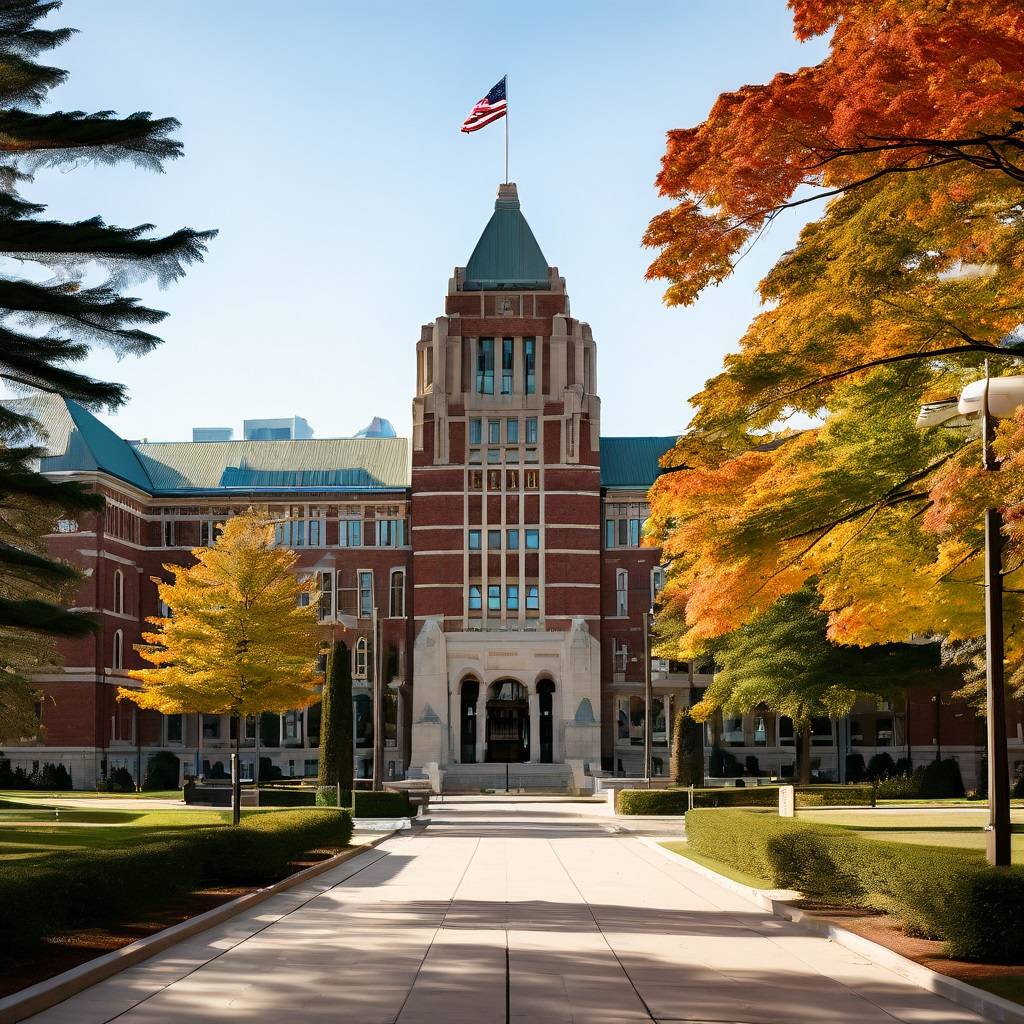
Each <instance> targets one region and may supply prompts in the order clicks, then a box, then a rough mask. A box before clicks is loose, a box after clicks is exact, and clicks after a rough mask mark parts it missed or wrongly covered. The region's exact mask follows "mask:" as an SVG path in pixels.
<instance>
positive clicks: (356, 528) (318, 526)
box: [161, 518, 408, 548]
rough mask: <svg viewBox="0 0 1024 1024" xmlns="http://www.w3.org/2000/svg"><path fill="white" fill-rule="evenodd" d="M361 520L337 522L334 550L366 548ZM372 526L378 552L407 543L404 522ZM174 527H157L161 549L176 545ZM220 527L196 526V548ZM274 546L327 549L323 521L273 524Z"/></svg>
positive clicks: (209, 522)
mask: <svg viewBox="0 0 1024 1024" xmlns="http://www.w3.org/2000/svg"><path fill="white" fill-rule="evenodd" d="M363 522H364V520H362V519H341V520H339V521H338V547H342V548H360V547H370V546H371V545H369V544H364V543H363V541H364V536H365V535H364V532H363ZM366 522H372V523H373V526H374V532H373V545H372V546H375V547H378V548H400V547H404V546H405V545H406V543H407V539H406V538H407V536H408V527H407V525H406V520H405V519H376V520H366ZM177 525H178V524H177V523H176V522H175V521H174V520H172V519H165V520H164V521H163V523H162V524H161V540H162V542H163V546H164V547H165V548H173V547H176V546H177V545H178V542H179V536H178V529H177ZM221 529H222V523H221V522H218V521H217V520H214V519H204V520H200V522H199V546H200V547H212V546H213V545H214V544H216V543H217V538H218V537H219V536H220V533H221ZM274 543H275V544H276V545H277V546H278V547H287V548H322V547H326V546H327V521H326V519H323V518H315V519H284V520H282V521H281V522H278V523H275V524H274Z"/></svg>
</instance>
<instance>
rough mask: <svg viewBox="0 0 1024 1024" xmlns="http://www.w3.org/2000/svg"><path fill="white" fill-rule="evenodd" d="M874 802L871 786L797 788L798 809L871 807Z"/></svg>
mask: <svg viewBox="0 0 1024 1024" xmlns="http://www.w3.org/2000/svg"><path fill="white" fill-rule="evenodd" d="M873 801H874V792H873V789H872V787H871V786H843V785H840V786H797V787H796V805H797V807H851V806H861V807H870V806H871V805H872V804H873Z"/></svg>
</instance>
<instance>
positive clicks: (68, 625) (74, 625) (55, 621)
mask: <svg viewBox="0 0 1024 1024" xmlns="http://www.w3.org/2000/svg"><path fill="white" fill-rule="evenodd" d="M0 626H8V627H12V628H16V629H28V630H31V631H32V632H33V633H48V634H51V635H53V636H65V637H79V636H88V635H89V634H90V633H94V632H95V631H96V629H97V628H98V626H97V623H96V621H95V620H94V619H92V618H90V617H89V616H87V615H85V614H84V613H82V612H69V611H67V610H66V609H64V608H60V607H58V606H57V605H54V604H48V603H47V602H45V601H35V600H32V601H11V600H9V599H7V598H5V597H0Z"/></svg>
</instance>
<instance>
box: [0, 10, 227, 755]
mask: <svg viewBox="0 0 1024 1024" xmlns="http://www.w3.org/2000/svg"><path fill="white" fill-rule="evenodd" d="M60 6H61V4H60V3H59V2H57V0H0V256H3V257H7V258H8V260H7V262H8V263H12V264H14V266H15V267H16V269H17V270H18V271H20V276H17V275H16V274H15V272H13V271H12V270H11V269H10V268H9V267H6V268H5V273H4V274H3V275H2V276H0V379H3V380H4V381H6V382H7V384H8V385H9V386H10V387H12V388H14V389H15V390H18V389H26V390H33V389H35V390H42V391H48V392H53V393H56V394H59V395H62V396H64V397H66V398H71V399H74V400H76V401H78V402H80V403H81V404H83V405H85V406H87V407H90V408H99V407H107V408H114V407H116V406H118V405H120V404H121V403H122V402H124V400H125V398H126V392H125V389H124V387H123V385H121V384H117V383H110V382H106V381H100V380H96V379H94V378H92V377H89V376H87V375H85V374H81V373H77V372H75V371H74V370H73V369H71V364H74V363H76V362H79V361H81V360H82V359H84V358H85V357H86V356H87V355H88V353H89V351H90V349H91V348H92V347H94V346H105V347H107V348H111V349H113V350H114V351H115V352H116V353H117V354H118V355H141V354H143V353H145V352H148V351H149V350H150V349H152V348H154V347H155V346H156V345H158V344H159V343H160V339H159V338H158V337H157V336H156V335H155V334H152V333H150V331H149V330H148V328H149V327H151V326H152V325H154V324H157V323H159V322H160V321H161V320H163V318H164V317H165V316H166V314H165V313H163V312H161V311H160V310H155V309H149V308H147V307H146V306H143V305H141V304H140V303H139V301H138V300H137V299H135V298H132V297H130V296H126V295H123V294H122V289H123V288H124V287H125V286H126V285H127V284H128V283H129V282H133V281H137V280H140V279H144V278H147V277H150V278H155V279H156V280H157V281H158V282H159V283H160V284H167V283H169V282H171V281H174V280H176V279H177V278H179V277H181V276H182V274H183V273H184V272H185V268H186V266H187V265H188V264H190V263H193V262H195V261H197V260H201V259H202V256H203V253H204V252H205V249H206V243H207V241H208V240H209V239H210V238H212V237H213V235H214V234H215V232H212V231H193V230H192V229H190V228H182V229H180V230H178V231H175V232H173V233H171V234H169V235H164V236H154V235H152V234H151V230H152V225H149V224H141V225H136V226H134V227H127V228H122V227H117V226H114V225H108V224H106V223H105V222H104V220H103V219H102V218H101V217H99V216H92V217H89V218H87V219H85V220H80V221H75V222H70V223H65V222H62V221H58V220H53V219H49V218H47V217H45V216H44V213H45V206H43V205H41V204H39V203H35V202H30V201H28V200H26V199H24V198H22V196H21V195H19V194H18V189H19V188H20V187H22V186H24V185H26V184H29V183H31V182H32V180H33V175H34V174H35V173H36V172H37V171H39V170H41V169H45V168H54V167H67V166H71V165H74V166H78V165H81V164H82V163H88V162H99V163H110V164H113V163H118V162H121V161H130V162H132V163H134V164H136V165H138V166H140V167H143V168H146V169H149V170H153V171H159V170H160V169H161V167H162V164H163V162H164V161H165V160H171V159H175V158H177V157H179V156H181V153H182V147H181V143H180V142H178V141H177V140H175V139H174V138H172V134H173V132H174V131H175V130H176V129H177V128H178V127H179V125H178V122H177V121H176V120H174V119H173V118H152V117H151V116H150V115H149V114H148V113H145V112H141V113H134V114H130V115H129V116H128V117H124V118H118V117H115V116H114V115H113V113H112V112H110V111H99V112H96V113H93V114H88V113H85V112H83V111H50V112H48V113H41V112H38V111H36V110H35V109H34V108H36V107H38V106H39V105H40V104H41V103H42V102H43V100H44V99H45V98H46V96H47V94H48V93H49V91H50V90H51V89H52V88H54V87H55V86H57V85H60V84H62V83H63V82H64V81H65V80H66V78H67V72H66V71H64V70H62V69H60V68H56V67H49V66H46V65H44V64H41V63H38V62H37V61H36V59H35V58H36V57H37V56H38V55H39V54H40V53H43V52H46V51H48V50H51V49H53V48H54V47H56V46H59V45H60V44H62V43H64V42H65V41H66V40H67V39H68V38H69V37H70V36H71V35H72V33H73V32H74V30H73V29H70V28H53V29H47V28H41V27H39V26H38V25H37V22H39V21H41V20H42V19H43V18H44V17H46V16H47V15H48V14H51V13H53V12H54V11H56V10H57V9H58V8H59V7H60ZM15 261H16V262H15ZM90 268H92V269H90ZM95 268H99V269H100V270H101V271H105V273H106V278H105V280H100V281H90V280H87V277H88V275H89V274H90V273H95ZM44 274H49V277H44ZM35 432H36V424H35V423H34V422H33V421H32V419H31V418H30V416H29V415H27V414H26V413H25V412H24V411H23V410H22V409H20V408H19V407H18V406H17V405H16V404H15V405H10V404H9V405H6V406H5V405H3V404H0V678H2V680H3V682H2V685H0V738H2V737H3V736H17V735H25V732H24V730H25V729H26V728H29V727H31V728H34V726H33V725H32V722H33V720H34V715H31V701H32V698H33V696H34V694H33V692H32V689H31V687H30V686H29V685H28V684H27V682H26V681H25V675H24V674H25V673H26V672H31V671H36V670H38V669H39V668H40V667H42V666H44V665H47V664H52V663H53V662H54V661H55V659H56V650H55V647H54V643H53V639H52V638H53V637H61V636H64V637H66V636H76V635H80V634H81V633H82V632H83V631H87V630H88V629H90V628H91V626H90V623H89V620H88V618H87V617H85V616H82V615H79V614H75V613H70V612H67V611H66V610H64V609H63V608H62V607H61V604H62V602H63V601H64V600H65V599H66V598H67V597H68V596H69V595H70V593H72V592H73V589H74V584H75V582H76V580H77V578H78V577H77V576H76V574H75V573H74V571H73V570H71V569H70V568H69V567H68V566H66V565H63V564H62V563H59V562H56V561H54V560H53V559H50V558H48V557H47V555H46V550H45V546H44V544H43V542H42V537H43V535H44V534H46V533H49V532H52V531H53V529H54V528H55V524H56V521H57V520H58V519H59V518H62V517H68V518H76V517H77V516H79V515H80V514H83V513H88V512H90V511H97V510H99V509H101V508H102V500H101V499H100V498H99V497H98V496H96V495H92V494H89V493H87V492H86V491H85V490H83V489H82V488H81V487H79V486H77V485H75V484H55V483H52V482H50V481H48V480H46V479H45V478H43V477H42V476H40V475H39V474H38V473H36V472H34V471H33V469H32V464H33V460H34V459H36V458H38V457H39V456H40V455H42V454H44V452H43V450H42V448H41V447H40V446H39V445H38V443H37V440H36V437H35ZM30 716H31V717H30Z"/></svg>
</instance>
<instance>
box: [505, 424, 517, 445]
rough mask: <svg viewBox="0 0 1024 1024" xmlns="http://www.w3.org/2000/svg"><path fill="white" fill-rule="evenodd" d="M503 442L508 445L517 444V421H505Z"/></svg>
mask: <svg viewBox="0 0 1024 1024" xmlns="http://www.w3.org/2000/svg"><path fill="white" fill-rule="evenodd" d="M505 440H506V441H508V443H509V444H519V420H517V419H507V420H505Z"/></svg>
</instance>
